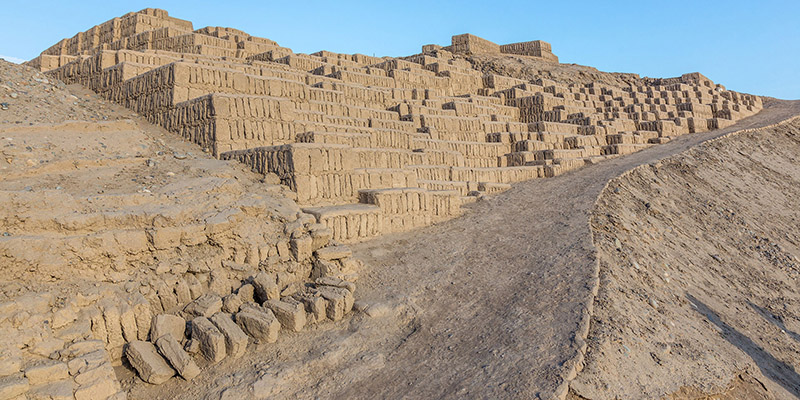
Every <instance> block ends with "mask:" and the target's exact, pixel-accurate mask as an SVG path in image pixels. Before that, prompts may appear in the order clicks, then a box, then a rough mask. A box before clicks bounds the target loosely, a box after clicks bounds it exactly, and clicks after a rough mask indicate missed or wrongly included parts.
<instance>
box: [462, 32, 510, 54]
mask: <svg viewBox="0 0 800 400" xmlns="http://www.w3.org/2000/svg"><path fill="white" fill-rule="evenodd" d="M450 51H452V52H453V53H471V54H482V53H500V46H499V45H498V44H497V43H493V42H490V41H488V40H486V39H483V38H479V37H477V36H475V35H471V34H469V33H464V34H462V35H456V36H453V37H452V39H451V45H450Z"/></svg>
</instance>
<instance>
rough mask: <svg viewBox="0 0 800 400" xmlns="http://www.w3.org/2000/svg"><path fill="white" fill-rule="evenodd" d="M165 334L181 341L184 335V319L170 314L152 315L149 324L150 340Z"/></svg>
mask: <svg viewBox="0 0 800 400" xmlns="http://www.w3.org/2000/svg"><path fill="white" fill-rule="evenodd" d="M166 334H170V335H172V337H173V338H175V340H178V341H183V339H184V337H185V336H186V320H184V319H183V318H181V317H179V316H177V315H172V314H159V315H156V316H155V317H153V322H152V324H151V325H150V340H157V339H158V338H160V337H161V336H164V335H166Z"/></svg>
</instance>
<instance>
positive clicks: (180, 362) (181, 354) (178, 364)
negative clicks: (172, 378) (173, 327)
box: [156, 335, 200, 381]
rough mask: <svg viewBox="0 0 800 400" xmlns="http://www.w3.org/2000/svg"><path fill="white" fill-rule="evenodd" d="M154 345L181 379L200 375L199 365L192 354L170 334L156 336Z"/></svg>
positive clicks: (189, 378)
mask: <svg viewBox="0 0 800 400" xmlns="http://www.w3.org/2000/svg"><path fill="white" fill-rule="evenodd" d="M156 346H158V351H159V352H160V353H161V354H162V355H163V356H164V357H165V358H166V359H167V361H169V363H170V365H172V367H173V368H175V370H177V371H178V374H179V375H180V376H181V377H182V378H183V379H186V380H187V381H188V380H192V379H193V378H194V377H196V376H197V375H200V367H198V366H197V363H195V362H194V360H193V359H192V356H190V355H189V354H188V353H187V352H186V351H184V350H183V347H181V344H180V343H178V341H177V340H175V338H173V337H172V335H164V336H162V337H160V338H158V340H156Z"/></svg>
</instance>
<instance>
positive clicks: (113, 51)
mask: <svg viewBox="0 0 800 400" xmlns="http://www.w3.org/2000/svg"><path fill="white" fill-rule="evenodd" d="M476 55H497V56H506V55H507V56H515V57H524V58H530V59H534V60H537V61H541V62H545V63H552V64H554V65H556V64H558V62H559V59H558V57H557V56H556V55H555V54H554V53H553V51H552V48H551V45H550V44H549V43H547V42H544V41H541V40H535V41H529V42H520V43H511V44H503V45H500V44H496V43H493V42H491V41H489V40H486V39H482V38H480V37H477V36H474V35H470V34H462V35H456V36H453V37H452V39H451V43H450V45H448V46H440V45H434V44H429V45H425V46H422V51H421V52H420V53H419V54H414V55H410V56H406V57H372V56H366V55H363V54H340V53H333V52H330V51H324V50H322V51H318V52H315V53H312V54H301V53H295V52H293V51H292V50H291V49H289V48H286V47H282V46H280V45H279V44H278V43H276V42H274V41H272V40H269V39H265V38H260V37H255V36H251V35H249V34H247V33H245V32H243V31H240V30H236V29H232V28H223V27H204V28H200V29H194V27H193V25H192V23H191V22H189V21H185V20H181V19H177V18H174V17H171V16H169V15H168V14H167V12H166V11H163V10H159V9H145V10H141V11H139V12H134V13H129V14H126V15H124V16H121V17H119V18H114V19H112V20H110V21H107V22H104V23H102V24H100V25H97V26H95V27H93V28H91V29H89V30H87V31H85V32H80V33H78V34H77V35H75V36H74V37H72V38H68V39H64V40H61V41H60V42H58V43H57V44H55V45H54V46H52V47H50V48H49V49H47V50H45V51H43V52H42V53H41V55H40V56H38V57H37V58H35V59H34V60H31V61H29V62H28V65H30V66H32V67H34V68H36V69H38V70H39V71H42V72H46V73H47V75H48V76H51V77H54V78H57V79H59V80H61V81H63V82H65V83H67V84H73V83H78V84H81V85H83V86H85V87H88V88H89V89H91V90H92V91H94V92H96V93H97V94H99V95H101V96H102V97H103V98H105V99H107V100H109V101H111V102H114V103H117V104H120V105H122V106H124V107H126V108H128V109H130V110H132V111H134V112H136V113H137V114H139V115H141V116H143V117H144V118H146V119H147V120H148V121H149V122H151V123H152V124H155V125H158V126H160V127H163V128H164V129H166V130H167V131H170V132H173V133H174V134H175V135H177V136H179V137H181V138H183V139H185V140H186V141H189V142H192V143H194V144H196V145H197V152H201V151H205V152H207V153H209V154H211V155H213V156H214V157H216V158H217V159H219V160H235V161H237V162H240V163H243V164H245V165H246V166H247V167H249V168H250V169H252V170H253V171H255V172H257V173H259V174H262V175H263V176H264V182H265V183H264V185H274V186H276V187H277V186H279V185H278V184H280V185H282V186H283V187H286V188H288V190H285V193H286V196H288V197H289V198H290V199H287V200H286V203H285V204H284V203H282V205H280V206H275V207H274V208H275V209H278V210H288V211H286V212H285V213H284V214H285V216H283V217H281V218H282V219H280V222H275V221H276V219H271V218H270V217H269V216H268V215H269V213H270V212H271V211H269V210H267V208H268V207H266V206H263V205H262V204H261V203H259V202H260V201H261V200H260V199H259V198H256V197H252V198H250V197H247V196H246V195H245V194H242V197H241V198H237V199H234V200H226V201H229V202H230V204H229V205H228V207H230V209H225V210H222V211H220V212H219V214H217V215H214V216H210V217H208V218H207V219H206V220H205V221H201V222H197V221H195V220H192V219H191V218H190V217H187V216H191V215H200V214H202V213H204V212H206V211H207V210H206V209H204V208H203V207H204V205H203V204H185V205H183V207H185V209H187V210H190V211H187V212H185V213H184V214H185V215H184V214H181V215H179V216H175V217H174V218H167V220H168V222H164V223H162V224H153V225H148V224H149V223H151V222H152V221H150V220H148V222H147V223H145V224H140V225H137V224H139V222H130V224H131V225H129V226H126V227H125V228H124V229H123V228H120V229H118V230H116V231H113V232H111V233H109V234H107V235H106V236H104V237H103V238H102V240H105V241H106V242H102V243H111V244H109V245H108V246H110V247H114V246H119V247H120V248H122V247H123V246H122V244H124V245H125V249H124V251H123V250H120V252H119V254H121V255H120V256H118V255H113V254H112V255H108V254H105V253H104V254H97V257H96V258H91V259H90V260H89V261H87V258H86V257H87V256H86V255H82V256H81V257H78V256H72V255H64V254H66V253H63V252H54V253H58V254H59V257H62V258H60V259H58V260H56V261H52V264H53V265H66V264H69V265H73V266H74V265H80V264H81V263H86V264H88V263H93V264H94V265H102V263H103V262H109V263H112V264H114V265H115V267H114V270H115V271H129V270H130V268H132V267H130V265H133V264H134V263H138V264H136V265H140V264H141V265H145V264H146V263H148V262H149V261H147V260H149V259H150V258H152V257H153V256H154V255H155V256H156V258H158V255H159V254H174V253H171V252H173V251H174V250H175V249H177V248H182V249H186V248H190V249H192V254H196V255H197V257H198V258H199V257H200V256H202V257H203V261H202V262H201V261H197V262H195V261H196V260H191V259H189V260H188V261H187V262H184V263H174V264H181V265H182V266H180V267H176V266H175V265H162V264H163V263H161V264H159V265H158V266H153V267H152V271H150V269H147V271H148V272H147V273H143V274H142V275H141V276H139V275H137V276H139V277H140V278H141V279H140V280H141V282H142V284H141V289H139V286H135V287H134V288H122V287H121V286H122V285H116V284H108V285H105V286H102V287H101V288H99V289H97V290H96V291H94V292H93V293H84V294H82V295H81V300H80V301H77V302H73V303H72V304H73V306H71V307H64V308H60V309H59V308H57V307H55V308H54V306H53V301H54V300H53V299H52V298H50V299H48V298H47V297H43V296H33V297H31V298H26V299H23V300H24V301H22V302H21V301H19V300H18V301H16V302H15V303H14V304H27V306H26V307H32V308H31V309H34V310H41V312H43V313H47V312H52V315H53V316H52V317H51V318H52V319H53V322H54V323H53V324H50V326H49V327H47V329H40V328H33V327H32V326H31V327H30V329H29V333H30V335H36V337H37V339H36V340H34V341H33V342H31V343H30V346H27V345H26V346H24V347H23V349H20V348H17V347H14V348H8V349H3V348H2V345H0V353H2V354H3V358H4V360H5V361H4V362H2V363H0V364H2V370H0V376H5V377H6V378H2V379H5V380H6V381H9V379H10V381H9V382H12V384H8V383H4V384H0V393H20V394H24V393H27V392H28V391H32V390H34V389H35V388H36V387H38V386H37V385H39V386H41V385H44V384H47V385H54V384H57V383H59V382H66V381H69V384H62V387H60V389H59V390H62V392H69V396H67V397H68V398H72V396H73V394H74V397H75V398H77V399H82V398H117V399H119V398H124V396H125V393H124V392H123V391H121V389H120V386H119V382H117V381H116V380H115V378H114V375H113V370H112V366H116V365H121V364H122V363H123V360H126V361H125V362H126V363H127V365H130V366H131V367H132V368H134V369H135V370H136V371H137V373H138V375H139V377H140V378H141V379H142V380H144V381H146V382H149V383H154V384H158V383H162V382H165V381H167V380H168V379H170V378H171V377H173V376H180V377H183V378H184V379H187V380H189V379H192V378H193V377H194V376H196V375H197V374H198V373H199V371H200V367H198V363H197V362H196V361H195V359H198V360H199V359H202V360H203V363H201V364H202V365H206V364H208V363H215V362H219V361H220V360H222V359H224V358H226V357H240V356H241V355H242V354H243V353H244V351H245V348H246V347H247V346H248V343H253V342H259V343H273V342H276V341H278V340H279V331H281V330H288V331H292V332H297V331H301V330H303V329H304V327H305V326H307V325H310V324H313V323H321V322H322V321H323V320H332V321H338V320H340V319H342V318H344V317H345V315H346V314H347V313H349V312H350V311H351V310H352V309H353V303H354V297H353V291H354V290H355V284H354V283H353V282H354V281H355V278H353V277H352V273H353V272H354V271H357V270H358V268H359V266H358V263H359V262H358V261H356V260H355V259H354V258H353V257H352V254H351V252H350V250H349V249H348V248H347V246H346V244H348V243H354V242H358V241H363V240H367V239H370V238H375V237H377V236H380V235H384V234H388V233H393V232H403V231H408V230H411V229H415V228H419V227H424V226H427V225H431V224H435V223H438V222H441V221H445V220H448V219H451V218H454V217H457V216H459V215H460V214H461V213H462V208H461V206H462V205H464V204H467V203H471V202H475V201H477V200H479V199H481V198H483V196H486V195H491V194H494V193H498V192H502V191H504V190H507V189H509V188H510V187H511V186H510V185H511V184H513V183H515V182H520V181H524V180H530V179H546V178H549V177H554V176H557V175H561V174H564V173H567V172H569V171H572V170H575V169H577V168H581V167H584V166H587V165H591V164H594V163H597V162H600V161H602V160H605V159H609V158H613V157H618V156H621V155H625V154H630V153H633V152H636V151H638V150H641V149H644V148H647V147H649V146H654V145H658V144H661V143H666V142H668V141H670V140H671V139H673V138H675V137H677V136H680V135H686V134H692V133H697V132H706V131H709V130H714V129H719V128H724V127H727V126H729V125H732V124H733V123H735V122H736V121H738V120H740V119H742V118H744V117H747V116H750V115H753V114H755V113H758V112H759V111H760V110H761V109H762V100H761V99H760V98H759V97H757V96H754V95H749V94H742V93H737V92H734V91H729V90H726V89H725V87H724V86H722V85H719V84H715V83H714V82H712V81H711V80H710V79H708V78H706V77H705V76H703V75H702V74H700V73H689V74H684V75H682V76H680V77H676V78H668V79H652V78H639V79H637V80H636V83H635V84H630V85H628V86H623V85H606V84H601V83H597V82H595V83H576V82H563V81H558V80H554V79H551V78H548V77H538V78H536V79H529V80H525V79H518V78H513V77H509V76H504V75H500V74H496V73H487V72H483V71H481V70H480V69H478V68H476V67H475V66H474V65H473V63H472V62H471V61H470V58H471V57H474V56H476ZM229 162H230V163H233V162H234V161H229ZM280 190H282V189H280ZM280 190H279V189H278V188H276V189H275V192H276V193H278V192H280ZM245 192H246V191H245V190H242V193H245ZM280 193H284V192H280ZM117 201H119V200H117ZM163 201H164V202H165V203H166V202H168V201H171V200H168V199H166V198H164V199H163ZM292 202H294V203H292ZM289 203H292V204H289ZM295 203H296V204H295ZM287 204H288V205H287ZM292 207H297V208H296V209H295V208H292ZM284 214H281V215H284ZM116 217H117V216H114V218H116ZM109 218H111V217H109ZM120 218H121V217H120ZM75 221H76V222H75V224H84V223H86V226H88V225H89V223H88V222H87V221H84V220H77V217H75ZM126 223H129V222H124V221H123V222H120V225H125V224H126ZM259 224H260V225H259ZM81 226H83V225H81ZM257 226H268V227H269V232H268V234H267V233H263V232H261V231H258V228H257ZM82 232H83V231H82ZM80 234H81V235H84V234H85V233H80ZM267 236H269V238H268V239H264V238H265V237H267ZM14 240H17V242H14ZM48 240H49V243H51V244H49V246H50V245H52V243H53V240H55V239H48ZM59 240H60V239H59ZM98 240H100V239H98ZM64 243H67V240H66V239H64ZM15 246H16V247H15ZM29 246H31V241H27V242H20V241H19V239H17V238H15V237H11V238H3V239H0V250H2V249H15V248H16V249H23V248H25V247H29ZM52 246H54V245H52ZM64 246H66V245H64ZM34 248H36V247H34ZM20 251H22V250H20ZM7 252H8V253H9V254H10V253H12V251H11V250H8V251H7ZM39 256H40V255H38V254H37V255H31V257H39ZM26 260H27V261H26ZM103 260H110V261H103ZM185 261H186V260H185ZM14 262H17V261H14ZM18 262H19V263H20V264H22V263H25V262H30V259H22V258H20V259H19V260H18ZM126 273H127V272H126ZM98 274H99V275H98V276H102V277H103V279H105V278H108V279H106V281H113V280H112V279H111V278H109V277H110V276H111V275H110V273H108V274H106V273H105V272H99V273H98ZM104 274H105V275H104ZM98 279H99V278H98ZM99 280H100V279H99ZM104 282H105V281H104ZM138 284H139V283H138V282H137V283H136V285H138ZM14 304H11V305H6V306H3V307H6V308H5V309H4V308H3V307H0V313H6V312H7V314H8V315H16V314H15V313H17V312H18V311H19V307H20V306H18V305H14ZM51 310H52V311H51ZM56 321H58V323H55V322H56ZM25 324H26V322H20V323H19V324H18V325H19V326H23V327H25V326H26V325H25ZM20 329H21V328H20ZM65 329H67V330H69V332H68V333H64V330H65ZM34 331H35V332H34ZM202 365H201V366H202ZM8 377H11V378H8ZM4 382H5V381H4ZM4 390H5V391H6V392H3V391H4ZM37 390H38V389H37ZM114 396H116V397H114ZM0 397H2V396H0ZM65 398H66V397H65Z"/></svg>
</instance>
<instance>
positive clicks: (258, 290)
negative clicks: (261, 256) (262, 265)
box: [253, 272, 281, 303]
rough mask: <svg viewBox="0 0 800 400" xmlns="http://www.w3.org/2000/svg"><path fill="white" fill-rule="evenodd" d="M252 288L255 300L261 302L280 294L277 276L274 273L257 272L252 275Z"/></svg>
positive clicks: (277, 296)
mask: <svg viewBox="0 0 800 400" xmlns="http://www.w3.org/2000/svg"><path fill="white" fill-rule="evenodd" d="M253 288H254V289H255V297H256V300H257V301H259V302H262V303H263V302H265V301H267V300H273V299H277V298H279V297H280V295H281V290H280V287H279V286H278V278H277V277H276V276H275V275H274V274H268V273H266V272H259V273H258V274H256V276H254V277H253Z"/></svg>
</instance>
